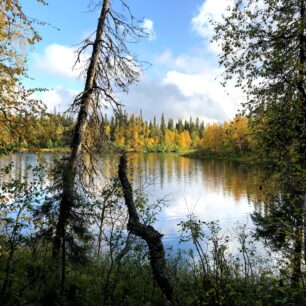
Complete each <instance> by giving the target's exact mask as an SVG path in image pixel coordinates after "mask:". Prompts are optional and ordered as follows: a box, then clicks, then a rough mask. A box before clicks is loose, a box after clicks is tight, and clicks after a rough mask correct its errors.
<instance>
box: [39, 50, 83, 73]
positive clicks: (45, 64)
mask: <svg viewBox="0 0 306 306" xmlns="http://www.w3.org/2000/svg"><path fill="white" fill-rule="evenodd" d="M75 51H76V50H75V49H74V48H71V47H67V46H64V45H60V44H51V45H49V46H47V47H46V48H45V49H44V52H43V53H42V54H39V53H34V54H33V60H34V66H35V68H36V69H38V70H40V71H42V72H44V73H50V74H53V75H57V76H64V77H67V78H77V77H78V76H79V75H80V68H81V67H82V65H83V64H84V60H85V56H83V57H82V58H81V63H80V64H78V65H77V66H76V67H75V68H73V66H74V64H75V61H76V52H75Z"/></svg>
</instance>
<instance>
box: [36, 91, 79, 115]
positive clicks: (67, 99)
mask: <svg viewBox="0 0 306 306" xmlns="http://www.w3.org/2000/svg"><path fill="white" fill-rule="evenodd" d="M77 94H78V91H77V90H74V89H67V88H63V87H62V86H58V87H57V88H54V89H51V90H49V91H46V92H43V93H42V94H41V96H40V97H39V98H40V99H41V100H42V101H43V102H44V103H45V105H46V106H47V108H48V110H49V111H53V110H54V109H56V111H58V112H64V111H66V110H67V109H68V107H69V106H70V105H71V103H72V102H73V99H74V97H75V96H76V95H77Z"/></svg>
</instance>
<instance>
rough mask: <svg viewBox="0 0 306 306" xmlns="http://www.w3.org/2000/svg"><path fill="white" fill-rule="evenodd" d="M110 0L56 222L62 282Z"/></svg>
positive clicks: (103, 15) (106, 2)
mask: <svg viewBox="0 0 306 306" xmlns="http://www.w3.org/2000/svg"><path fill="white" fill-rule="evenodd" d="M109 3H110V0H104V2H103V6H102V10H101V14H100V18H99V22H98V27H97V33H96V38H95V42H94V44H93V50H92V56H91V59H90V64H89V68H88V70H87V77H86V83H85V88H84V91H83V93H82V96H81V98H80V105H81V106H80V110H79V114H78V118H77V123H76V126H75V129H74V135H73V140H72V143H71V155H70V158H69V160H68V164H67V167H66V169H65V173H64V176H63V194H62V199H61V202H60V209H59V219H58V222H57V226H56V235H55V241H54V249H53V256H54V257H55V258H56V259H57V260H58V261H59V262H62V264H63V267H62V283H63V282H64V278H65V264H64V263H65V234H66V226H67V220H68V219H69V216H70V214H71V209H72V207H73V191H74V180H75V177H76V174H77V166H78V162H79V159H80V156H81V149H82V145H83V141H84V134H85V131H86V127H87V123H88V112H89V109H90V105H91V103H92V99H93V97H92V94H93V90H94V87H95V78H96V75H97V68H98V62H99V52H100V50H101V47H102V37H103V33H104V25H105V21H106V17H107V13H108V10H109Z"/></svg>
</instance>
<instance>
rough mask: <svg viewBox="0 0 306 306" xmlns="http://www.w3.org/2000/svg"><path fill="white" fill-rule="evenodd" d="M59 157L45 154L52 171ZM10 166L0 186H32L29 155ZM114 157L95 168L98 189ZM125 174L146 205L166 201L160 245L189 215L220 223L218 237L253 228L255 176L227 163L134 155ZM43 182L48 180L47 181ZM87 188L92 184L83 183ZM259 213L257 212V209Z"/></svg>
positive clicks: (172, 240) (174, 238)
mask: <svg viewBox="0 0 306 306" xmlns="http://www.w3.org/2000/svg"><path fill="white" fill-rule="evenodd" d="M58 157H59V156H58V155H54V154H45V156H44V158H45V160H46V162H47V164H49V165H52V164H53V162H54V159H56V158H58ZM11 162H13V163H14V165H15V167H14V168H13V172H11V173H10V174H9V175H7V176H2V177H1V178H0V183H2V182H4V181H8V180H9V179H10V178H15V179H18V178H19V179H27V180H31V172H30V171H27V165H31V166H35V165H36V164H37V158H36V157H35V155H33V154H15V155H10V156H6V157H4V158H2V159H1V160H0V166H1V168H2V167H3V166H5V165H7V164H9V163H11ZM117 164H118V157H117V156H108V157H104V158H103V159H101V160H100V161H99V162H98V165H97V166H98V167H99V168H103V177H101V181H99V184H97V185H96V188H100V186H101V185H102V183H101V182H102V181H104V180H105V178H110V177H111V176H113V175H114V174H115V173H116V171H117ZM130 173H131V177H132V180H133V184H134V186H135V187H139V186H145V189H146V190H147V192H148V194H149V199H150V201H151V202H153V201H156V200H158V199H161V198H164V197H165V196H166V199H167V207H165V208H164V209H163V210H162V212H161V213H160V214H159V215H158V222H157V223H156V225H155V226H156V227H157V229H158V230H160V231H161V232H162V233H164V234H165V237H164V239H165V242H166V243H169V244H171V245H177V243H178V241H179V234H178V226H177V224H178V223H179V222H180V221H182V220H185V219H186V216H187V215H188V214H189V213H192V212H193V213H194V214H196V215H197V216H198V217H199V218H200V219H202V220H205V221H213V220H219V221H220V225H221V228H222V230H223V231H228V229H231V228H233V227H234V226H235V225H236V223H237V222H241V223H244V224H245V223H248V226H249V227H252V221H251V219H250V217H249V216H250V214H251V213H253V211H254V204H253V203H254V202H253V200H254V199H256V198H257V197H258V196H259V195H260V190H259V186H258V184H257V173H256V171H255V170H254V169H251V168H248V167H241V166H239V165H237V164H235V163H232V162H223V161H204V160H196V159H189V158H184V157H180V156H178V155H175V154H134V155H132V156H131V157H130ZM47 179H49V180H50V179H51V177H48V178H47ZM87 183H88V184H91V182H90V181H89V180H88V181H87ZM257 209H258V208H257Z"/></svg>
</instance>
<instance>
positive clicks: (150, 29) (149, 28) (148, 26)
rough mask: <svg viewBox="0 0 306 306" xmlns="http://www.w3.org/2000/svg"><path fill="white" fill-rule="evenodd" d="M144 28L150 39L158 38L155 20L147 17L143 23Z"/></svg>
mask: <svg viewBox="0 0 306 306" xmlns="http://www.w3.org/2000/svg"><path fill="white" fill-rule="evenodd" d="M142 28H143V30H144V31H145V32H146V33H147V34H148V38H149V40H155V39H156V33H155V30H154V22H153V20H151V19H147V18H145V19H144V20H143V23H142Z"/></svg>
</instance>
